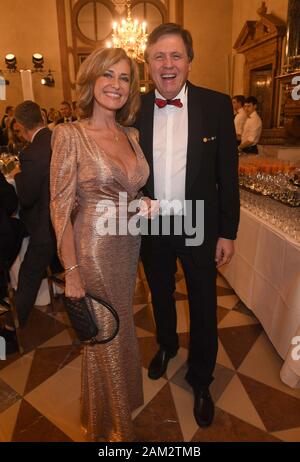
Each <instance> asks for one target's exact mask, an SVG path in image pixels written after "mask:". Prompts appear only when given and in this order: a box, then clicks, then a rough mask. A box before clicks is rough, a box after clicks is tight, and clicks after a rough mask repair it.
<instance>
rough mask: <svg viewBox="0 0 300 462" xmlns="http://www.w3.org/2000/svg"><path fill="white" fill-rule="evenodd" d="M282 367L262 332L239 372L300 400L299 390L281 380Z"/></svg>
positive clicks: (280, 360)
mask: <svg viewBox="0 0 300 462" xmlns="http://www.w3.org/2000/svg"><path fill="white" fill-rule="evenodd" d="M282 365H283V360H282V359H281V358H280V356H279V355H278V353H277V351H276V350H275V348H274V347H273V345H272V344H271V342H270V340H269V339H268V337H267V335H266V333H265V332H262V333H261V334H260V336H259V337H258V339H257V340H256V342H255V343H254V344H253V347H252V348H251V349H250V351H249V353H248V354H247V356H246V357H245V359H244V361H243V362H242V364H241V365H240V367H239V369H238V370H239V372H241V373H242V374H243V375H246V376H248V377H251V378H253V379H255V380H257V381H258V382H262V383H264V384H265V385H268V386H269V387H272V388H276V389H277V390H280V391H282V392H283V393H287V394H288V395H291V396H294V397H295V398H298V399H300V389H299V388H298V389H295V388H291V387H289V386H287V385H285V384H284V383H283V382H282V381H281V380H280V369H281V368H282Z"/></svg>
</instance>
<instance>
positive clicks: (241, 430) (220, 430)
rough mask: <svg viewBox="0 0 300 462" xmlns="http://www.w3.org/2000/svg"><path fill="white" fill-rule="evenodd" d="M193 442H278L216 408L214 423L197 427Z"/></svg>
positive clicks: (274, 438)
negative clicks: (207, 426) (204, 426)
mask: <svg viewBox="0 0 300 462" xmlns="http://www.w3.org/2000/svg"><path fill="white" fill-rule="evenodd" d="M191 441H193V442H202V441H206V442H264V443H265V442H278V441H279V439H277V438H276V437H275V436H271V435H269V434H268V433H267V432H265V431H263V430H260V429H259V428H256V427H254V426H253V425H251V424H249V423H247V422H244V421H243V420H241V419H239V418H237V417H235V416H234V415H231V414H228V413H227V412H225V411H222V410H220V409H216V414H215V419H214V423H213V425H212V426H211V427H209V428H205V429H202V428H199V429H198V430H197V432H196V433H195V435H194V436H193V438H192V440H191Z"/></svg>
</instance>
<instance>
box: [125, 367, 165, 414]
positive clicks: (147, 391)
mask: <svg viewBox="0 0 300 462" xmlns="http://www.w3.org/2000/svg"><path fill="white" fill-rule="evenodd" d="M142 374H143V390H144V404H143V405H142V406H140V407H139V408H138V409H136V410H135V411H134V412H133V413H132V418H133V419H135V418H136V417H137V416H138V415H139V414H140V413H141V412H142V410H143V409H144V408H145V407H146V406H147V405H148V404H149V403H150V401H152V399H153V398H154V397H155V396H156V395H157V393H158V392H159V391H160V390H161V389H162V388H163V387H164V386H165V385H166V383H167V380H166V379H165V378H164V377H161V378H160V379H158V380H151V379H149V377H148V370H147V369H145V368H144V367H143V368H142Z"/></svg>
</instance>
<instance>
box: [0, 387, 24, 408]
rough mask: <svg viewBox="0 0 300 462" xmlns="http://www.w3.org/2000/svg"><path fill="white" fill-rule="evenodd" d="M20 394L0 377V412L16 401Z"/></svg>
mask: <svg viewBox="0 0 300 462" xmlns="http://www.w3.org/2000/svg"><path fill="white" fill-rule="evenodd" d="M20 398H21V396H20V395H19V394H18V393H17V392H16V391H15V390H14V389H13V388H11V387H10V386H9V385H8V384H7V383H5V382H4V381H3V380H2V379H0V413H1V412H3V411H5V410H6V409H7V408H9V407H10V406H12V405H13V404H14V403H16V402H17V401H18V400H19V399H20Z"/></svg>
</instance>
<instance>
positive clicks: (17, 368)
mask: <svg viewBox="0 0 300 462" xmlns="http://www.w3.org/2000/svg"><path fill="white" fill-rule="evenodd" d="M34 355H35V351H33V352H30V353H28V354H27V355H23V356H21V357H19V358H18V359H17V360H16V361H14V362H12V363H10V364H9V365H8V366H7V367H6V368H4V369H2V370H1V371H0V378H1V379H2V380H4V382H5V383H6V384H8V385H9V386H10V387H11V388H12V389H13V390H15V391H16V392H17V393H19V395H23V393H24V390H25V387H26V383H27V380H28V377H29V373H30V369H31V365H32V361H33V358H34Z"/></svg>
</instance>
